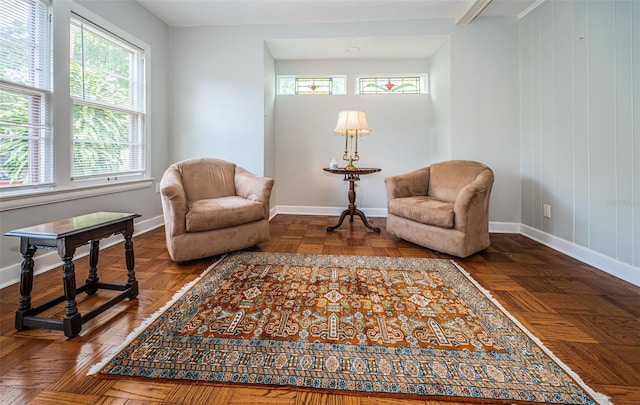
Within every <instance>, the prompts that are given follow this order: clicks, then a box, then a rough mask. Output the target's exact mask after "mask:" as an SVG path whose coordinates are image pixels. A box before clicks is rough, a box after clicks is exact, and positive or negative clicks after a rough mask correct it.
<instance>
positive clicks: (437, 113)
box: [429, 38, 451, 162]
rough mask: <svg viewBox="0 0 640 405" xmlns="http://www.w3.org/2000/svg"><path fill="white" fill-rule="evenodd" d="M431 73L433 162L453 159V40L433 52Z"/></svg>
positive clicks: (431, 158)
mask: <svg viewBox="0 0 640 405" xmlns="http://www.w3.org/2000/svg"><path fill="white" fill-rule="evenodd" d="M430 61H431V64H430V65H431V75H430V77H429V79H430V84H431V89H430V92H429V94H430V96H431V108H432V112H433V114H432V118H431V125H430V127H431V131H430V133H429V155H430V159H429V160H430V161H431V162H441V161H443V160H448V159H451V41H450V40H449V39H448V38H447V40H446V41H445V42H444V43H443V44H442V46H441V47H440V48H439V49H438V50H437V51H436V53H434V54H433V56H432V57H431V59H430Z"/></svg>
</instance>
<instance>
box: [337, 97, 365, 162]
mask: <svg viewBox="0 0 640 405" xmlns="http://www.w3.org/2000/svg"><path fill="white" fill-rule="evenodd" d="M333 133H334V134H337V135H344V155H343V156H342V159H343V160H345V161H348V162H349V164H348V165H347V166H345V169H346V170H356V167H355V166H354V165H353V162H355V161H358V160H360V156H358V137H359V136H360V135H364V134H369V133H371V128H369V123H368V122H367V114H366V113H365V112H364V111H358V110H345V111H340V112H339V113H338V122H337V123H336V127H335V128H334V129H333ZM354 138H355V147H354ZM350 147H351V149H352V151H353V153H349V149H350Z"/></svg>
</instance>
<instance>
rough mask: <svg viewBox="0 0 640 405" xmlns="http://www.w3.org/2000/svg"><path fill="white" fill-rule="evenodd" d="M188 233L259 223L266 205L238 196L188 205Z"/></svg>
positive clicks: (199, 201)
mask: <svg viewBox="0 0 640 405" xmlns="http://www.w3.org/2000/svg"><path fill="white" fill-rule="evenodd" d="M188 205H189V210H188V211H187V214H186V228H187V232H202V231H211V230H214V229H222V228H228V227H230V226H236V225H241V224H246V223H249V222H254V221H259V220H261V219H263V217H264V205H263V204H262V203H261V202H258V201H252V200H247V199H245V198H242V197H238V196H229V197H218V198H209V199H203V200H197V201H191V202H189V203H188Z"/></svg>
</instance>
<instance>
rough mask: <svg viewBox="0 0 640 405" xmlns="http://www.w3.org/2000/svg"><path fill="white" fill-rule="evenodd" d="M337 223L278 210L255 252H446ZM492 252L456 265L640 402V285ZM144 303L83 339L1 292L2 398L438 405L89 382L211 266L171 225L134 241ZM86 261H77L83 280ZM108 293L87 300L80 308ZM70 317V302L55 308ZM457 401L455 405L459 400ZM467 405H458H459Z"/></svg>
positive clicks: (106, 259)
mask: <svg viewBox="0 0 640 405" xmlns="http://www.w3.org/2000/svg"><path fill="white" fill-rule="evenodd" d="M336 220H337V217H325V216H302V215H277V216H276V217H275V218H274V219H273V220H272V221H271V238H270V240H269V241H268V242H266V243H264V244H262V245H260V246H258V247H256V248H254V250H260V251H268V252H298V253H317V254H355V255H379V256H401V257H448V256H446V255H440V256H438V255H437V253H435V252H433V251H430V250H428V249H424V248H422V247H419V246H416V245H414V244H411V243H408V242H405V241H402V240H400V239H397V238H394V237H391V236H389V235H387V234H386V233H385V232H384V218H371V221H372V222H373V224H374V226H379V227H381V228H382V229H383V231H382V232H381V233H380V234H376V233H373V232H371V231H369V230H368V229H367V228H365V227H364V226H363V225H362V223H361V222H360V221H359V220H358V219H357V218H356V220H355V221H354V222H353V223H349V222H348V221H346V222H345V224H343V226H342V227H341V228H339V229H338V230H336V231H334V232H327V231H326V227H327V226H328V225H333V224H334V223H335V221H336ZM491 240H492V246H491V247H490V248H489V249H487V250H485V251H483V252H481V253H479V254H476V255H473V256H471V257H469V258H467V259H456V261H457V262H458V263H460V264H461V265H462V266H463V267H464V268H465V269H466V270H467V271H468V272H469V273H471V275H472V276H473V277H474V278H475V279H476V280H477V281H478V282H479V283H480V284H481V285H482V286H483V287H485V288H486V289H488V290H490V292H491V293H492V295H493V296H494V297H495V298H496V299H497V300H498V301H499V302H500V303H501V304H502V305H503V306H504V307H505V308H506V309H507V310H508V311H509V312H511V314H512V315H514V316H515V317H516V318H517V319H518V320H519V321H520V322H521V323H522V324H523V325H524V326H525V327H527V328H528V329H529V330H530V331H531V332H532V333H534V334H535V335H536V336H537V337H539V338H540V339H541V340H542V342H543V343H544V344H545V345H546V346H547V347H548V348H549V349H551V350H552V351H553V352H554V354H555V355H556V356H557V357H559V358H560V359H561V360H562V361H563V362H565V363H566V364H567V365H568V366H569V367H571V369H572V370H574V371H575V372H576V373H578V374H579V375H580V376H581V378H582V379H583V380H584V381H585V382H586V383H587V384H588V385H589V386H591V387H592V388H593V389H594V390H596V391H598V392H602V393H604V394H606V395H608V396H609V397H611V399H612V400H613V402H614V403H615V404H619V405H623V404H629V405H630V404H640V288H639V287H636V286H634V285H632V284H629V283H627V282H625V281H622V280H620V279H617V278H615V277H613V276H611V275H608V274H606V273H604V272H602V271H599V270H597V269H595V268H593V267H591V266H588V265H586V264H584V263H582V262H579V261H577V260H574V259H572V258H570V257H568V256H566V255H563V254H561V253H559V252H557V251H554V250H552V249H549V248H547V247H545V246H543V245H541V244H539V243H537V242H535V241H532V240H530V239H528V238H526V237H524V236H522V235H513V234H492V235H491ZM134 246H135V255H136V275H137V277H138V280H139V281H140V295H139V296H138V299H137V300H132V301H128V300H125V301H123V302H121V303H119V304H117V305H116V306H114V307H113V308H111V309H109V310H108V311H107V312H105V313H103V314H101V315H100V316H98V317H96V318H95V319H93V320H91V321H89V322H88V323H87V324H85V325H84V327H83V330H82V332H81V334H80V335H79V336H76V337H74V338H72V339H66V338H65V337H64V335H63V334H62V332H59V331H47V330H28V331H22V332H17V331H16V330H15V329H14V312H15V310H16V308H17V304H18V298H19V288H18V285H17V284H15V285H12V286H9V287H6V288H4V289H2V290H0V403H2V404H47V405H51V404H74V405H75V404H126V405H133V404H223V405H224V404H236V405H237V404H300V405H301V404H318V405H320V404H345V405H368V404H393V405H401V404H423V405H425V404H431V405H433V404H436V403H437V404H440V402H437V401H429V400H423V401H420V400H398V399H395V398H390V399H384V398H369V397H365V396H352V395H337V394H331V393H321V392H305V391H295V390H284V389H264V388H249V387H245V386H238V387H222V386H210V385H206V386H205V385H184V384H172V383H144V382H140V381H135V382H132V381H126V380H103V379H97V378H94V377H88V376H87V375H86V374H87V371H88V369H89V367H90V366H91V365H93V364H95V363H96V362H98V361H99V360H101V359H102V358H103V357H104V355H105V353H107V352H108V351H109V349H111V348H112V347H114V346H117V345H118V344H119V343H120V342H121V341H122V340H123V339H124V337H125V336H127V335H128V334H129V332H131V331H132V330H133V329H134V328H135V327H137V326H138V325H139V324H140V323H141V322H142V321H143V320H144V319H145V318H146V317H147V316H149V315H150V314H152V313H154V312H155V311H156V310H158V309H159V308H161V307H162V306H163V305H164V304H165V303H166V302H167V301H168V300H169V299H171V297H172V296H173V295H174V293H175V292H176V291H177V290H179V289H180V288H181V287H182V286H183V285H185V284H186V283H188V282H189V281H192V280H193V279H195V278H196V277H197V276H198V275H199V274H200V273H201V272H202V271H203V270H204V269H206V268H207V267H208V266H209V265H210V264H211V262H212V259H203V260H196V261H192V262H187V263H180V264H178V263H173V262H172V261H171V260H170V259H169V256H168V254H167V251H166V248H165V242H164V229H163V228H158V229H156V230H153V231H151V232H147V233H145V234H141V235H139V236H136V237H135V238H134ZM87 267H88V259H87V258H79V259H77V260H76V273H77V280H78V283H81V282H82V281H83V280H84V279H85V278H86V275H87V270H86V268H87ZM125 271H126V270H125V266H124V260H123V248H122V244H121V243H120V244H118V245H115V246H113V247H110V248H106V249H104V250H102V251H101V252H100V262H99V276H100V279H101V280H102V281H117V282H121V281H122V280H123V275H124V274H125ZM61 291H62V282H61V272H60V270H52V271H48V272H46V273H43V274H41V275H38V276H36V277H35V281H34V288H33V293H32V302H33V303H34V304H37V303H38V302H43V301H45V300H47V299H48V298H49V299H50V298H52V297H55V296H57V295H60V294H61ZM107 294H108V292H106V293H104V294H103V293H102V292H99V293H98V294H97V296H92V297H87V296H85V295H84V294H82V296H83V297H81V296H78V297H79V309H80V311H81V312H82V309H83V308H87V307H88V306H91V305H94V304H95V303H96V301H99V300H101V299H105V298H104V296H105V295H107ZM49 315H50V316H52V317H62V316H64V305H61V306H60V307H56V308H54V309H52V310H50V314H49ZM449 404H450V403H449ZM458 404H459V402H458Z"/></svg>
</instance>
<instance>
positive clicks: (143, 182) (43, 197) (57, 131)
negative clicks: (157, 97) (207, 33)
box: [0, 0, 154, 212]
mask: <svg viewBox="0 0 640 405" xmlns="http://www.w3.org/2000/svg"><path fill="white" fill-rule="evenodd" d="M45 1H47V2H48V3H49V15H50V16H52V17H50V20H51V23H50V24H51V33H52V34H51V36H52V37H53V41H52V46H51V49H52V51H51V55H52V56H51V64H52V66H53V71H54V74H53V76H52V78H51V82H52V86H53V88H54V91H53V93H52V94H51V98H52V103H53V105H54V106H55V108H54V109H53V119H52V121H53V134H54V135H53V142H54V154H55V156H54V164H53V173H54V174H53V176H54V183H53V184H51V185H49V186H47V187H24V188H9V189H5V188H2V189H0V212H1V211H7V210H13V209H19V208H25V207H32V206H38V205H43V204H50V203H56V202H63V201H70V200H75V199H81V198H87V197H94V196H99V195H106V194H112V193H120V192H125V191H131V190H138V189H143V188H151V187H152V186H153V181H154V179H153V178H152V177H151V173H152V167H151V159H150V156H151V149H152V144H151V136H150V134H151V122H152V118H151V114H152V105H151V103H149V102H147V106H146V114H145V125H144V129H143V134H142V137H143V139H144V152H143V153H144V161H145V162H146V166H145V170H144V172H142V173H140V174H138V175H124V176H121V175H118V176H114V177H106V178H90V179H77V180H73V179H72V178H71V173H72V172H71V170H72V169H71V156H72V155H71V154H72V144H71V139H72V131H73V128H72V114H73V107H72V106H73V102H72V99H71V90H70V78H69V59H70V55H69V53H70V23H71V16H72V13H73V14H76V15H77V16H80V17H81V18H83V19H85V20H87V21H90V22H92V23H93V24H95V25H97V26H99V27H101V28H102V29H104V30H106V31H108V32H111V33H113V34H114V35H116V36H118V37H120V38H121V39H123V40H124V41H127V42H129V43H131V44H133V45H135V46H136V47H138V48H140V49H142V50H143V51H144V55H145V56H144V58H145V64H144V78H145V79H144V80H145V83H144V90H143V94H144V97H145V99H146V100H147V101H149V100H151V97H150V85H149V78H150V77H151V65H152V63H153V62H152V61H153V59H152V52H151V46H150V45H148V44H147V43H145V42H144V41H142V40H141V39H139V38H137V37H135V36H134V35H133V34H130V33H129V32H127V31H125V30H124V29H122V28H120V27H118V26H116V25H114V24H112V23H111V22H109V21H108V20H106V19H104V18H102V17H100V16H98V15H97V14H95V13H93V12H91V11H90V10H88V9H86V8H85V7H83V6H81V5H79V4H77V3H75V2H51V1H48V0H45Z"/></svg>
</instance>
